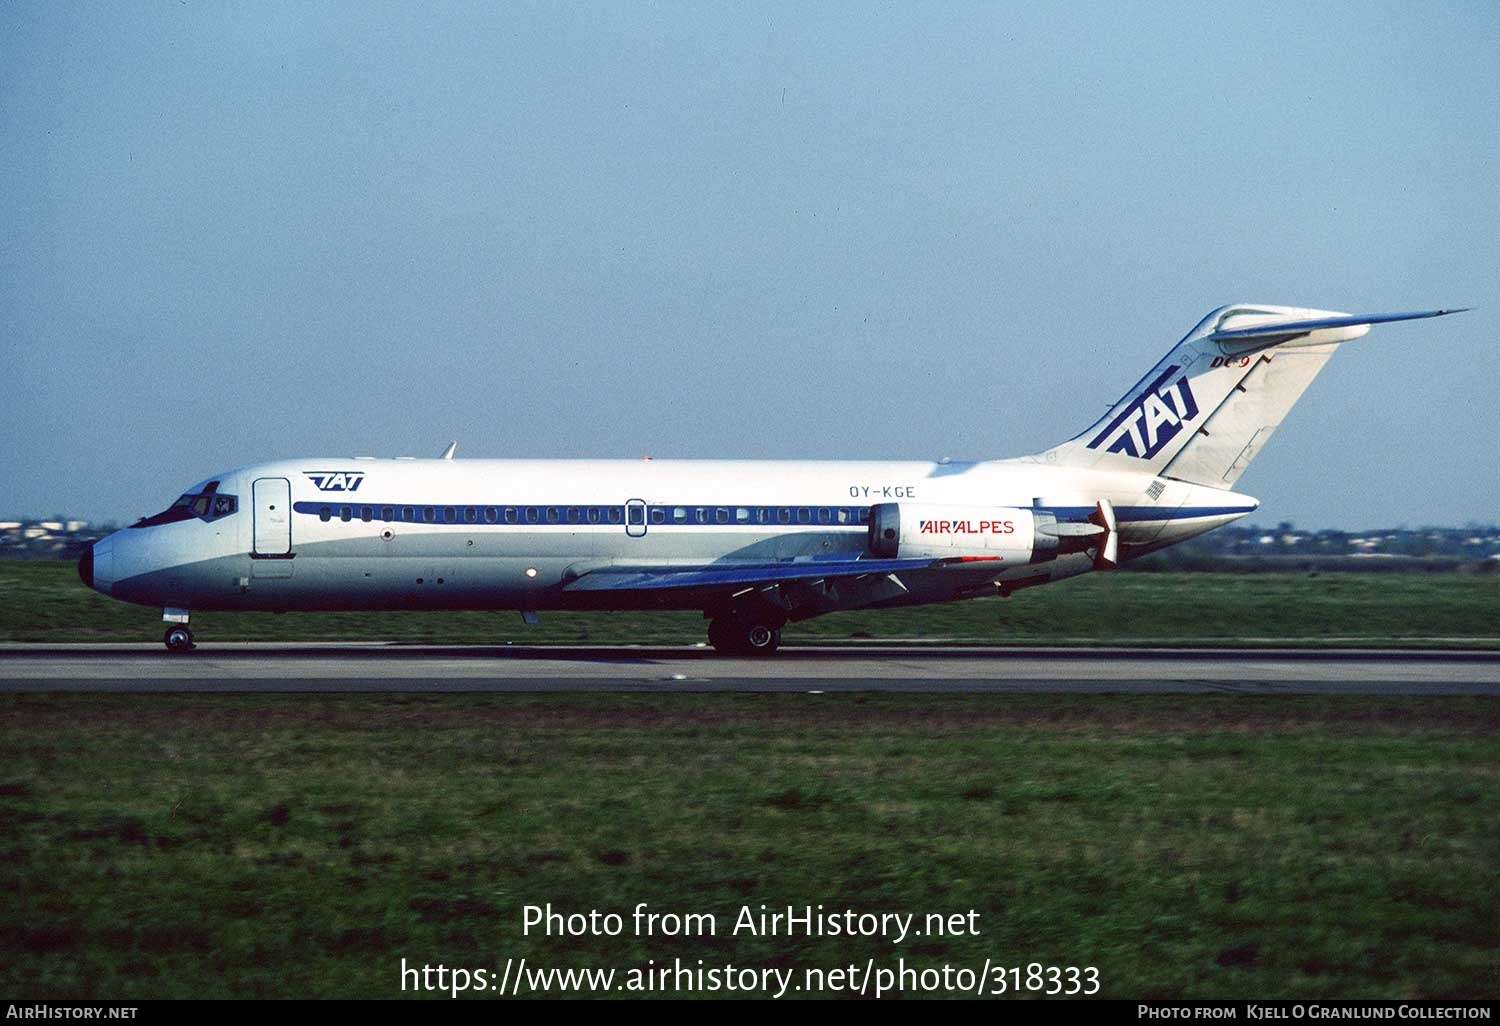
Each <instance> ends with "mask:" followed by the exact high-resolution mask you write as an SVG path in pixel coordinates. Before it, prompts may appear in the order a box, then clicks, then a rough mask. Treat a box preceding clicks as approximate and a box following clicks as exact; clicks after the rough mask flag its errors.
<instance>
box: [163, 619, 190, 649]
mask: <svg viewBox="0 0 1500 1026" xmlns="http://www.w3.org/2000/svg"><path fill="white" fill-rule="evenodd" d="M161 640H162V643H163V644H165V645H166V646H167V651H168V652H191V651H192V650H193V648H194V645H193V632H192V631H190V630H188V629H187V628H186V627H183V626H182V625H180V624H179V625H177V626H176V627H168V628H167V633H165V634H163V635H162V638H161Z"/></svg>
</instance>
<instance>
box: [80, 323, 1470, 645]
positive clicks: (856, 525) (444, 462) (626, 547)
mask: <svg viewBox="0 0 1500 1026" xmlns="http://www.w3.org/2000/svg"><path fill="white" fill-rule="evenodd" d="M1453 312H1457V311H1451V310H1428V311H1421V312H1410V313H1389V314H1370V315H1365V316H1357V315H1350V314H1343V313H1336V312H1333V311H1327V310H1310V309H1302V308H1295V307H1282V306H1251V305H1236V306H1226V307H1222V308H1220V309H1218V310H1215V311H1214V312H1213V313H1211V314H1209V315H1208V316H1207V317H1205V318H1204V319H1203V320H1202V321H1201V322H1200V323H1199V324H1198V326H1197V327H1195V328H1194V329H1193V330H1192V331H1190V332H1189V333H1188V335H1187V337H1186V338H1184V339H1183V340H1182V341H1181V342H1179V343H1178V344H1177V345H1176V346H1175V347H1173V348H1172V350H1171V351H1170V352H1169V353H1167V355H1166V356H1165V357H1163V358H1162V360H1161V362H1160V363H1158V364H1157V365H1156V366H1155V367H1153V368H1151V370H1150V371H1148V372H1147V373H1146V375H1145V376H1144V377H1143V378H1141V380H1140V381H1139V382H1137V383H1136V384H1135V386H1134V387H1132V388H1131V389H1130V390H1129V391H1128V392H1126V393H1125V396H1124V397H1123V398H1122V399H1120V401H1119V402H1117V403H1116V404H1115V405H1114V406H1113V407H1112V408H1111V409H1110V410H1109V412H1108V413H1106V414H1105V415H1104V416H1103V417H1101V418H1100V419H1099V420H1098V421H1097V422H1096V423H1094V424H1093V425H1091V426H1090V427H1089V428H1088V429H1087V430H1085V431H1084V432H1083V433H1082V434H1080V435H1078V436H1077V437H1076V438H1073V439H1071V440H1069V441H1066V442H1063V443H1062V444H1061V445H1058V446H1056V447H1054V448H1051V449H1048V450H1046V451H1045V452H1041V453H1037V454H1035V455H1032V456H1022V457H1019V458H1014V459H1002V460H986V461H980V462H964V463H959V462H949V461H940V462H875V461H871V462H841V461H818V462H811V461H796V462H793V461H771V460H749V461H741V460H651V459H645V460H480V459H459V460H455V459H453V458H452V456H453V447H452V446H450V447H449V449H448V451H447V452H446V453H444V455H443V457H442V458H438V459H423V460H411V459H373V458H368V457H353V458H340V457H333V458H326V457H318V458H316V459H299V460H282V461H279V462H275V463H261V464H257V465H255V466H250V467H241V468H240V469H237V470H229V471H225V472H224V473H221V474H214V475H213V476H212V477H209V478H207V479H205V480H204V481H202V482H201V483H199V484H196V485H194V486H193V487H192V488H189V489H188V490H187V492H185V493H184V494H183V495H182V496H181V497H180V498H179V499H177V501H176V502H174V503H172V505H171V506H170V507H168V508H167V509H165V510H163V511H162V512H160V513H158V514H156V515H155V516H150V517H146V518H145V519H143V520H141V521H140V522H138V523H136V524H134V525H132V526H131V527H128V528H125V529H123V530H120V531H116V532H115V533H113V534H111V535H110V536H108V537H107V538H104V539H102V540H100V541H98V542H96V543H95V544H94V545H93V546H92V548H90V549H89V550H88V551H86V552H85V553H84V555H83V558H82V559H81V560H80V561H79V566H78V570H79V574H80V575H81V576H82V578H83V580H84V583H85V584H87V585H88V586H89V587H91V588H94V589H95V590H96V591H100V592H102V593H104V594H105V595H110V596H113V597H114V598H117V599H124V600H125V601H127V602H135V603H139V604H141V605H147V606H154V607H159V608H161V609H162V611H163V613H162V618H163V620H164V621H165V622H166V623H167V625H168V626H167V630H166V635H165V638H164V641H165V643H166V646H167V648H168V649H170V650H172V651H186V650H189V649H191V648H193V635H192V633H191V631H190V630H189V627H188V622H189V615H190V611H191V610H194V609H197V610H270V611H287V610H302V609H318V610H334V609H339V610H379V609H432V610H440V609H491V610H500V609H507V610H516V611H519V612H520V613H521V615H522V617H523V619H525V621H526V622H527V623H534V622H536V619H537V614H538V612H540V611H544V610H559V609H699V610H702V611H703V614H704V617H705V618H706V619H707V620H708V621H709V626H708V639H709V641H710V642H711V643H712V644H713V646H714V647H715V648H716V649H718V650H719V651H721V652H730V653H768V652H771V651H773V650H775V649H776V647H777V646H778V645H779V644H780V642H781V630H782V627H783V626H784V625H785V624H787V623H788V622H796V621H799V620H806V619H809V618H811V617H815V616H820V615H822V614H824V613H830V612H834V611H836V610H843V609H872V608H884V607H890V606H906V605H918V604H922V603H932V602H951V601H954V600H957V599H966V598H975V597H979V596H982V595H995V594H997V593H998V594H1001V595H1008V594H1010V593H1012V592H1015V591H1019V590H1021V589H1022V588H1030V587H1034V586H1036V585H1039V584H1049V583H1051V582H1053V581H1060V580H1063V579H1064V578H1067V577H1074V576H1077V575H1079V574H1083V573H1087V572H1089V571H1091V570H1109V569H1113V568H1114V567H1116V566H1118V565H1119V564H1120V563H1121V562H1123V561H1125V560H1129V559H1133V558H1136V557H1139V556H1141V555H1144V554H1145V553H1149V552H1153V551H1155V550H1157V549H1161V548H1164V547H1166V546H1168V545H1172V544H1175V543H1177V542H1180V541H1183V540H1185V539H1188V538H1192V537H1193V536H1195V535H1199V534H1202V533H1203V532H1205V531H1208V530H1211V529H1212V528H1215V527H1219V526H1221V525H1223V524H1227V523H1230V522H1231V521H1233V520H1236V519H1238V518H1239V517H1243V516H1245V515H1246V514H1247V513H1250V512H1252V511H1253V510H1255V509H1256V507H1257V506H1258V505H1259V504H1258V502H1257V500H1255V499H1253V498H1251V497H1250V496H1248V495H1242V494H1240V493H1238V492H1236V491H1234V490H1233V488H1234V485H1235V482H1236V481H1237V480H1238V479H1239V477H1240V475H1241V474H1243V473H1244V472H1245V468H1246V467H1248V466H1249V465H1250V461H1251V460H1253V459H1254V458H1255V457H1256V456H1257V455H1259V453H1260V451H1261V449H1262V448H1264V446H1265V444H1266V441H1267V440H1268V439H1269V438H1270V437H1271V434H1272V432H1274V431H1275V430H1276V428H1277V426H1278V425H1279V424H1280V423H1281V421H1282V418H1283V417H1285V416H1286V414H1287V411H1288V410H1290V409H1291V407H1292V405H1293V404H1294V403H1295V402H1296V401H1297V399H1298V398H1299V397H1301V395H1302V393H1303V390H1304V389H1306V388H1307V386H1308V384H1309V383H1310V382H1311V381H1312V379H1313V378H1314V377H1315V376H1316V375H1317V373H1318V371H1320V370H1321V369H1322V368H1323V365H1324V364H1325V363H1327V362H1328V358H1329V357H1330V356H1332V355H1333V352H1334V350H1336V349H1337V348H1338V347H1339V345H1340V344H1341V343H1344V342H1348V341H1350V340H1351V339H1355V338H1359V337H1360V336H1362V335H1364V334H1365V333H1366V332H1368V331H1369V330H1370V325H1372V324H1377V323H1381V322H1385V321H1403V320H1413V319H1416V318H1422V317H1437V316H1441V315H1443V314H1446V313H1453Z"/></svg>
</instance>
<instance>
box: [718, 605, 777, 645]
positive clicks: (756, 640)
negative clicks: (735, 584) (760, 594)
mask: <svg viewBox="0 0 1500 1026" xmlns="http://www.w3.org/2000/svg"><path fill="white" fill-rule="evenodd" d="M783 623H785V621H784V620H782V619H780V618H778V617H776V616H774V615H773V614H771V613H761V612H745V611H740V612H730V613H722V614H720V615H718V616H715V617H714V618H713V619H712V620H711V621H709V625H708V642H709V644H711V645H713V647H714V648H716V649H717V650H718V651H719V652H721V653H722V654H724V655H770V654H771V653H772V652H774V651H776V647H777V646H778V645H780V644H781V625H782V624H783Z"/></svg>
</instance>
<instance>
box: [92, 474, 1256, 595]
mask: <svg viewBox="0 0 1500 1026" xmlns="http://www.w3.org/2000/svg"><path fill="white" fill-rule="evenodd" d="M211 480H212V481H214V482H217V485H216V488H215V490H214V491H213V492H212V493H211V494H212V496H217V497H219V498H221V499H222V498H224V497H232V499H233V504H234V512H233V513H231V514H228V515H224V516H219V517H215V518H202V517H187V518H184V519H178V520H176V521H173V522H169V523H161V524H157V525H155V526H144V527H132V528H126V529H124V530H121V531H118V532H116V533H115V534H113V535H111V536H110V537H109V538H107V539H105V540H103V541H101V542H100V543H98V544H97V545H96V546H95V549H94V554H93V568H92V576H93V582H92V583H93V587H95V588H96V589H97V590H99V591H102V592H105V593H106V594H110V595H113V596H115V597H117V598H122V599H125V600H128V601H132V602H138V603H141V604H146V605H156V606H162V607H181V608H184V609H187V608H191V609H246V610H251V609H259V610H293V609H415V608H433V609H454V608H477V609H518V610H542V609H557V608H575V607H592V608H600V607H605V608H631V607H686V608H694V607H699V606H702V605H704V604H705V602H706V600H705V598H704V593H703V592H702V591H683V590H681V589H662V590H660V591H652V590H649V589H646V590H641V589H637V590H635V591H632V592H630V593H622V594H615V593H599V592H586V593H575V592H572V591H569V590H567V585H568V584H569V582H571V581H574V580H577V579H578V578H579V577H580V576H581V575H584V574H587V573H589V572H590V571H592V570H597V569H599V568H601V567H607V566H615V565H629V566H654V567H670V566H676V565H682V566H703V565H733V564H735V563H746V562H755V563H780V562H788V563H792V562H796V561H798V560H808V559H819V558H836V557H839V556H847V557H850V558H857V557H860V556H861V555H863V554H867V553H868V546H867V539H866V535H867V530H868V529H867V523H868V517H869V510H870V508H871V507H872V506H874V505H877V504H880V503H903V502H904V503H922V504H934V505H941V506H949V505H951V506H965V507H1016V508H1021V509H1026V510H1045V511H1049V512H1051V513H1052V514H1053V515H1055V516H1056V517H1057V519H1058V520H1059V521H1073V522H1079V521H1084V520H1086V519H1087V518H1088V516H1089V514H1090V513H1091V512H1092V511H1093V510H1094V508H1095V506H1096V503H1098V502H1099V500H1101V499H1103V500H1107V501H1108V502H1110V503H1112V504H1113V506H1114V508H1115V510H1116V513H1117V516H1118V519H1119V539H1120V544H1121V550H1122V553H1123V556H1124V557H1125V558H1128V557H1130V556H1132V555H1137V554H1140V553H1141V552H1145V551H1149V550H1151V549H1155V548H1160V547H1161V546H1163V545H1168V544H1171V543H1173V542H1176V541H1181V540H1182V539H1184V538H1188V537H1191V536H1193V535H1196V534H1199V533H1201V532H1203V531H1206V530H1208V529H1210V528H1212V527H1216V526H1219V525H1221V524H1224V523H1228V522H1229V521H1231V520H1234V519H1236V518H1237V517H1240V516H1243V515H1245V514H1246V513H1248V512H1250V511H1251V510H1253V509H1254V508H1255V506H1256V503H1255V500H1253V499H1251V498H1249V497H1247V496H1243V495H1239V494H1237V493H1234V492H1228V491H1223V490H1219V489H1213V488H1206V487H1203V486H1200V485H1190V484H1185V483H1183V482H1179V481H1172V480H1167V479H1161V478H1156V477H1154V476H1152V475H1149V474H1139V473H1122V472H1117V471H1097V470H1079V469H1077V468H1064V467H1054V466H1048V465H1046V464H1045V463H1042V462H1039V461H1036V460H1004V461H993V462H979V463H947V462H943V463H922V462H836V461H755V460H467V459H466V460H406V459H396V460H392V459H365V458H361V459H349V458H326V459H325V458H318V459H305V460H288V461H281V462H276V463H266V464H260V465H256V466H250V467H244V468H240V469H237V470H232V471H229V472H226V473H224V474H221V475H219V476H217V477H215V478H213V479H211ZM208 483H209V482H207V481H205V482H203V483H201V484H199V485H198V486H196V487H195V488H194V489H193V490H192V493H190V494H193V493H199V492H202V491H203V490H204V489H205V487H206V486H207V485H208ZM185 498H186V497H185ZM1093 565H1094V564H1093V560H1092V559H1091V558H1090V557H1089V556H1088V555H1087V554H1085V553H1074V554H1071V555H1063V556H1059V557H1058V558H1056V559H1055V560H1051V561H1049V562H1048V563H1047V564H1045V565H1040V566H1038V565H1014V566H1012V565H1001V564H999V563H997V564H995V565H988V566H971V567H967V568H965V569H964V570H963V572H962V573H959V572H957V571H955V570H952V569H933V570H914V571H909V572H906V573H903V574H901V575H900V576H901V580H900V588H899V590H896V591H893V590H892V589H891V588H889V587H886V588H884V589H874V590H871V589H865V590H863V591H860V590H858V589H845V598H843V599H840V600H837V603H836V604H835V605H833V606H831V607H830V606H827V605H826V603H825V606H824V607H818V608H815V609H814V612H826V611H828V608H850V607H851V606H852V605H895V604H910V603H919V602H935V601H946V600H948V599H952V598H962V597H968V596H972V595H977V594H993V593H994V592H995V589H996V587H1003V586H1005V585H1006V584H1007V583H1008V582H1009V583H1015V582H1023V583H1024V584H1039V583H1045V582H1047V581H1051V580H1058V579H1061V578H1064V577H1070V576H1073V575H1075V574H1078V573H1082V572H1085V571H1087V570H1089V569H1091V568H1092V566H1093Z"/></svg>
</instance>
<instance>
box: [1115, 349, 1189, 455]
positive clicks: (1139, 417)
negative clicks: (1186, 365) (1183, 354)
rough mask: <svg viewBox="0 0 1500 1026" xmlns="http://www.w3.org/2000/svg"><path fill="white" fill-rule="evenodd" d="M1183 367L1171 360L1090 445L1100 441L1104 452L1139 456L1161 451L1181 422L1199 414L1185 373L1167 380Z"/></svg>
mask: <svg viewBox="0 0 1500 1026" xmlns="http://www.w3.org/2000/svg"><path fill="white" fill-rule="evenodd" d="M1180 370H1182V368H1181V367H1180V366H1178V365H1177V364H1175V363H1174V364H1173V365H1172V366H1170V367H1168V368H1167V369H1166V370H1164V371H1162V372H1161V374H1160V376H1158V377H1157V379H1156V380H1155V381H1153V382H1151V384H1150V385H1148V386H1146V389H1145V391H1143V392H1142V393H1141V394H1140V395H1139V396H1138V397H1137V398H1136V399H1134V400H1133V401H1132V402H1131V403H1130V405H1129V406H1127V407H1125V409H1124V410H1122V411H1121V412H1120V413H1119V414H1118V415H1117V416H1116V417H1114V419H1112V420H1111V421H1110V422H1109V423H1108V424H1107V425H1106V426H1105V428H1104V430H1103V431H1101V432H1099V433H1098V434H1097V435H1095V436H1094V438H1093V441H1091V442H1089V444H1088V447H1089V448H1090V449H1097V448H1099V447H1100V446H1101V445H1102V446H1104V447H1105V449H1104V451H1105V452H1118V453H1122V454H1124V455H1126V456H1135V457H1137V458H1138V459H1143V460H1145V459H1150V458H1151V457H1152V456H1155V455H1156V454H1157V453H1158V452H1160V451H1161V448H1162V446H1164V445H1166V444H1167V443H1168V442H1170V441H1171V440H1172V439H1173V438H1175V437H1177V433H1178V432H1179V431H1181V430H1182V426H1183V425H1184V424H1186V423H1187V422H1188V421H1190V420H1192V419H1193V418H1194V417H1196V416H1197V415H1198V402H1197V400H1195V399H1194V398H1193V389H1192V386H1191V385H1189V384H1188V377H1187V375H1186V374H1184V375H1182V376H1181V377H1179V378H1178V379H1177V380H1176V381H1173V382H1172V383H1171V384H1168V382H1169V381H1171V379H1172V375H1174V374H1176V373H1177V372H1178V371H1180Z"/></svg>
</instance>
